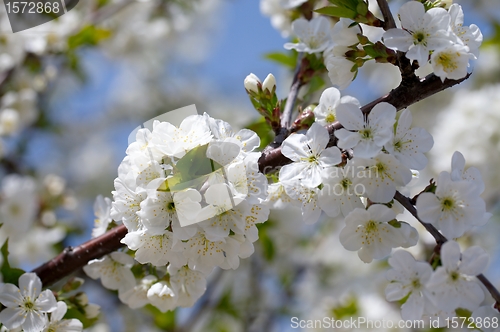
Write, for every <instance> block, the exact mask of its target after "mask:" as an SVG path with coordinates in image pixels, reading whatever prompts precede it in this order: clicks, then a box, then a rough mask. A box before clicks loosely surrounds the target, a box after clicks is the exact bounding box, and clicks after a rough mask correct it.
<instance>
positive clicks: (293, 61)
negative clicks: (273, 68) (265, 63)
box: [264, 51, 297, 68]
mask: <svg viewBox="0 0 500 332" xmlns="http://www.w3.org/2000/svg"><path fill="white" fill-rule="evenodd" d="M264 58H265V59H267V60H271V61H273V62H276V63H278V64H281V65H284V66H286V67H290V68H295V66H296V65H297V52H295V51H293V52H288V53H285V52H271V53H266V54H264Z"/></svg>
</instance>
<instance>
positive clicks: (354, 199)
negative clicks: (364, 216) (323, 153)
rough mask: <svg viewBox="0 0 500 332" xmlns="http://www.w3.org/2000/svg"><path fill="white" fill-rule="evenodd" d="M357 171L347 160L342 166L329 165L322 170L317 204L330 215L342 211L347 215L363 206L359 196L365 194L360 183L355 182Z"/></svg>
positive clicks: (334, 215)
mask: <svg viewBox="0 0 500 332" xmlns="http://www.w3.org/2000/svg"><path fill="white" fill-rule="evenodd" d="M356 175H357V171H356V169H355V166H354V165H353V164H352V161H351V160H349V161H348V162H347V164H346V165H345V166H344V167H343V168H340V167H329V168H326V169H324V170H323V173H322V177H323V188H321V190H320V192H319V199H318V202H319V206H320V207H321V210H323V211H325V212H326V214H327V215H329V216H330V217H336V216H337V215H339V214H340V213H341V212H342V215H344V216H347V215H348V214H349V213H350V212H351V211H352V210H354V209H355V208H362V207H364V205H363V203H361V199H360V196H361V195H363V194H365V189H364V186H363V185H362V184H356V181H355V177H356Z"/></svg>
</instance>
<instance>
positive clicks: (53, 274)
mask: <svg viewBox="0 0 500 332" xmlns="http://www.w3.org/2000/svg"><path fill="white" fill-rule="evenodd" d="M468 77H469V75H467V76H466V77H464V78H462V79H460V80H448V79H447V80H445V81H444V82H441V80H440V79H439V77H437V76H435V75H433V74H431V75H429V76H427V77H425V78H424V79H421V80H419V81H418V82H417V83H415V84H414V85H412V86H407V85H403V84H401V85H400V86H399V87H397V88H395V89H393V90H392V91H391V92H390V93H389V94H387V95H385V96H383V97H381V98H378V99H376V100H374V101H372V102H371V103H368V104H366V105H365V106H363V107H362V108H361V109H362V111H363V112H365V113H369V112H370V110H371V109H372V108H373V107H374V106H375V105H377V104H378V103H381V102H387V103H390V104H392V105H393V106H394V107H396V109H398V110H401V109H403V108H405V107H407V106H409V105H412V104H414V103H416V102H417V101H419V100H422V99H424V98H426V97H429V96H431V95H433V94H435V93H437V92H440V91H442V90H444V89H447V88H449V87H452V86H454V85H456V84H459V83H460V82H462V81H464V80H466V79H467V78H468ZM340 128H342V125H341V124H340V123H339V122H338V121H337V122H335V123H333V124H331V125H329V126H328V127H327V129H328V131H329V133H330V143H331V144H334V143H335V141H336V138H335V135H334V132H335V130H338V129H340ZM291 162H292V161H291V160H290V159H288V158H287V157H285V156H284V155H283V154H282V153H281V147H278V148H275V149H271V150H269V151H266V152H263V153H262V156H261V157H260V159H259V170H260V171H261V172H262V173H264V174H268V173H272V172H275V171H277V170H278V169H279V168H280V167H281V166H284V165H287V164H289V163H291ZM405 204H406V203H405ZM126 234H127V229H126V228H125V226H118V227H115V228H113V229H112V230H110V231H109V232H107V233H106V234H104V235H102V236H100V237H98V238H95V239H92V240H90V241H88V242H85V243H84V244H82V245H80V246H78V247H76V248H71V247H68V248H66V249H64V251H63V252H62V253H61V254H59V255H58V256H57V257H55V258H53V259H52V260H50V261H48V262H47V263H45V264H43V265H41V266H39V267H38V268H36V269H35V270H33V272H35V273H36V274H37V275H38V276H39V277H40V279H41V280H42V283H43V284H44V286H47V285H50V284H52V283H54V282H56V281H58V280H60V279H62V278H64V277H66V276H67V275H69V274H70V273H72V272H74V271H76V270H78V269H79V268H81V267H83V266H85V264H87V262H88V261H90V260H92V259H96V258H99V257H102V256H104V255H106V254H109V253H111V252H113V251H115V250H117V249H119V248H120V247H122V244H121V243H120V240H121V239H122V238H123V237H124V236H125V235H126ZM431 234H432V233H431Z"/></svg>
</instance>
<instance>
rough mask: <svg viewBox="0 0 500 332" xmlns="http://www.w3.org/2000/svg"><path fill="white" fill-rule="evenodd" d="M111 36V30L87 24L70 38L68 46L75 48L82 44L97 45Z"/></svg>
mask: <svg viewBox="0 0 500 332" xmlns="http://www.w3.org/2000/svg"><path fill="white" fill-rule="evenodd" d="M110 36H111V31H110V30H106V29H101V28H96V27H95V26H93V25H87V26H85V27H83V28H82V29H81V30H80V31H79V32H78V33H76V34H74V35H73V36H70V37H69V38H68V46H69V49H70V50H74V49H75V48H78V47H80V46H95V45H98V44H99V42H101V41H102V40H104V39H106V38H109V37H110Z"/></svg>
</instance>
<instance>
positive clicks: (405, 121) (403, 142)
mask: <svg viewBox="0 0 500 332" xmlns="http://www.w3.org/2000/svg"><path fill="white" fill-rule="evenodd" d="M411 122H412V116H411V113H410V111H409V110H408V109H405V110H404V111H403V112H402V113H401V116H400V117H399V119H398V124H397V126H396V132H395V134H394V137H393V138H392V139H391V140H390V141H389V142H388V143H387V144H385V145H384V147H385V149H386V150H387V151H388V152H389V153H390V154H392V155H393V156H394V157H396V159H397V160H399V161H400V162H401V163H402V164H403V165H405V166H406V167H408V168H410V169H416V170H422V169H424V168H425V166H426V165H427V157H426V156H425V155H424V153H425V152H428V151H429V150H430V149H431V148H432V146H433V145H434V140H433V139H432V136H431V135H430V134H429V133H428V132H427V130H425V129H424V128H418V127H416V128H411V129H410V125H411Z"/></svg>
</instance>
